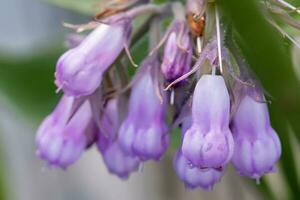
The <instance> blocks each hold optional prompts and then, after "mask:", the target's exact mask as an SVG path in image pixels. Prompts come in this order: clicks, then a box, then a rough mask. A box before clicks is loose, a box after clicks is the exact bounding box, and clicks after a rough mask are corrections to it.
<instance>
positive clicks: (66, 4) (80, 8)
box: [42, 0, 102, 16]
mask: <svg viewBox="0 0 300 200" xmlns="http://www.w3.org/2000/svg"><path fill="white" fill-rule="evenodd" d="M42 1H44V2H47V3H50V4H53V5H55V6H58V7H61V8H64V9H68V10H72V11H75V12H79V13H81V14H84V15H90V16H93V15H95V14H96V13H97V12H98V11H99V10H100V9H101V2H102V0H42Z"/></svg>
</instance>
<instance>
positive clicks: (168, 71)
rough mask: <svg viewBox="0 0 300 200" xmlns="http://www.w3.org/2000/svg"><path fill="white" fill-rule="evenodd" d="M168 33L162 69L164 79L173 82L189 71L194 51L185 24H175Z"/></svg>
mask: <svg viewBox="0 0 300 200" xmlns="http://www.w3.org/2000/svg"><path fill="white" fill-rule="evenodd" d="M168 32H169V33H168V38H167V42H166V45H165V49H164V56H163V60H162V64H161V69H162V72H163V75H164V77H165V78H166V79H167V80H168V81H173V80H175V79H177V78H179V77H180V76H182V75H183V74H185V73H187V72H188V71H189V69H190V67H191V66H190V65H191V62H192V53H193V52H192V51H193V49H192V43H191V39H190V36H189V29H188V27H187V25H186V24H185V22H181V21H175V22H173V24H172V25H171V27H170V30H168Z"/></svg>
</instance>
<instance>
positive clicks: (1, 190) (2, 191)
mask: <svg viewBox="0 0 300 200" xmlns="http://www.w3.org/2000/svg"><path fill="white" fill-rule="evenodd" d="M1 142H2V141H0V144H1ZM0 147H2V146H1V145H0ZM2 152H3V148H0V199H3V200H5V199H7V198H6V197H7V192H6V191H7V190H6V183H7V182H6V177H5V176H6V175H5V174H6V173H5V172H6V170H5V167H6V165H5V162H4V161H5V158H4V156H3V153H2Z"/></svg>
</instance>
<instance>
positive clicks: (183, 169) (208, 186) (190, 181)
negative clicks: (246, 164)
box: [173, 150, 223, 190]
mask: <svg viewBox="0 0 300 200" xmlns="http://www.w3.org/2000/svg"><path fill="white" fill-rule="evenodd" d="M173 165H174V168H175V170H176V173H177V176H178V177H179V178H180V180H182V181H183V182H184V184H185V186H186V187H187V188H189V189H195V188H197V187H201V188H203V189H205V190H212V188H213V186H214V184H216V183H217V182H219V181H220V179H221V177H222V176H223V171H218V170H215V169H211V168H209V169H200V168H198V167H195V166H192V165H191V164H190V162H189V161H188V160H187V159H186V158H185V157H184V156H183V155H182V152H181V151H180V150H179V151H177V153H176V155H175V158H174V162H173Z"/></svg>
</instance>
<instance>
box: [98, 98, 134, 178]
mask: <svg viewBox="0 0 300 200" xmlns="http://www.w3.org/2000/svg"><path fill="white" fill-rule="evenodd" d="M120 115H121V114H120V109H119V108H118V99H111V100H109V101H108V102H107V105H106V107H105V110H104V113H103V115H102V117H101V122H100V125H101V130H100V132H99V133H98V139H97V146H98V149H99V150H100V151H101V153H102V156H103V161H104V163H105V165H106V166H107V168H108V170H109V172H110V173H113V174H116V175H117V176H119V177H120V178H127V177H128V176H129V174H130V173H131V172H133V171H136V170H137V169H138V167H139V159H138V158H137V157H135V156H130V155H127V154H125V153H124V152H123V150H122V149H121V148H120V145H119V143H118V141H117V137H118V135H117V134H118V129H119V126H120Z"/></svg>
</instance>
